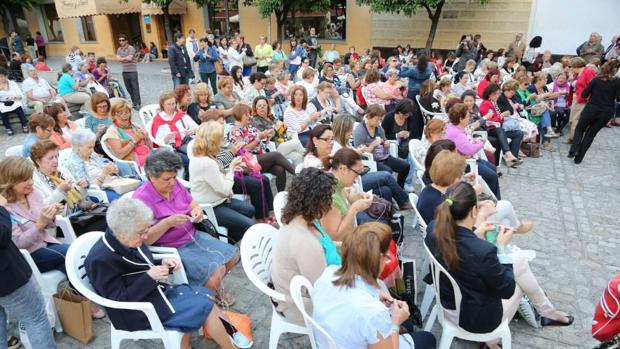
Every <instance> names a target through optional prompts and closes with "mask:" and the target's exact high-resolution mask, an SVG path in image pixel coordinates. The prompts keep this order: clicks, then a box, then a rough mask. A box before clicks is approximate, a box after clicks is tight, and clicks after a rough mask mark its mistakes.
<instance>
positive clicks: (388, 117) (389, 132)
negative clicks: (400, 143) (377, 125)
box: [381, 108, 422, 141]
mask: <svg viewBox="0 0 620 349" xmlns="http://www.w3.org/2000/svg"><path fill="white" fill-rule="evenodd" d="M394 115H395V113H394V111H391V112H388V113H386V114H385V117H384V118H383V121H382V122H381V127H383V131H384V132H385V138H387V139H396V132H394V126H396V122H395V121H394ZM421 117H422V115H421V114H420V110H419V109H418V108H415V111H414V112H413V114H412V115H409V117H408V118H407V121H405V125H406V126H405V129H406V130H407V131H409V139H413V138H414V137H413V134H412V133H413V130H414V129H415V122H414V119H415V118H421ZM407 140H408V139H405V140H404V141H407Z"/></svg>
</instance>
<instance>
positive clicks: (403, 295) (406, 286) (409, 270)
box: [389, 262, 423, 333]
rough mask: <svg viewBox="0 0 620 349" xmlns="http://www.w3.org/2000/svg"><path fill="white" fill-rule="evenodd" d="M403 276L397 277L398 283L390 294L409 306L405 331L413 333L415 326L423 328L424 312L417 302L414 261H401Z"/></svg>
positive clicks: (403, 325)
mask: <svg viewBox="0 0 620 349" xmlns="http://www.w3.org/2000/svg"><path fill="white" fill-rule="evenodd" d="M401 270H402V273H403V274H402V275H403V276H402V278H398V279H396V285H395V286H394V287H391V288H390V289H389V291H390V295H391V296H392V297H393V298H394V299H397V300H400V301H403V302H406V303H407V305H408V306H409V314H410V315H409V319H407V320H406V321H405V322H403V323H402V325H401V326H402V327H404V328H406V332H405V333H411V332H413V331H414V329H415V328H422V327H423V324H422V313H421V312H420V309H419V308H418V306H417V305H416V304H415V294H416V288H415V286H416V283H415V272H416V271H415V266H414V263H413V262H401Z"/></svg>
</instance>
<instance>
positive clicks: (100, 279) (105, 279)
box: [84, 198, 236, 349]
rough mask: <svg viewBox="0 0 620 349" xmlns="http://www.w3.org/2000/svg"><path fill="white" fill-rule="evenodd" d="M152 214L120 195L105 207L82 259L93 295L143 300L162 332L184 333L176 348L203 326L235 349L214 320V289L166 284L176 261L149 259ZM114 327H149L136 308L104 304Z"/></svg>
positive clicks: (185, 347) (178, 264)
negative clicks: (96, 236) (98, 233)
mask: <svg viewBox="0 0 620 349" xmlns="http://www.w3.org/2000/svg"><path fill="white" fill-rule="evenodd" d="M153 218H154V215H153V212H152V211H151V209H150V208H149V207H148V206H146V205H145V204H144V203H142V202H141V201H139V200H135V199H129V198H128V199H123V200H119V201H116V202H114V203H113V204H112V205H111V206H110V208H109V209H108V213H107V217H106V219H107V220H108V222H109V226H110V230H108V231H107V232H106V233H105V235H104V236H102V237H101V239H100V240H99V241H97V242H96V243H95V245H94V246H93V247H92V248H91V250H90V251H89V253H88V256H86V259H85V260H84V267H85V269H86V274H87V275H88V278H89V279H90V283H91V284H92V286H93V288H94V290H95V292H97V294H98V295H100V296H102V297H104V298H107V299H110V300H115V301H122V302H148V303H151V304H152V305H153V307H154V308H155V311H156V312H157V316H158V317H159V319H160V320H161V322H162V324H163V325H164V327H165V328H166V329H167V330H176V331H181V332H183V333H184V335H183V339H182V340H181V348H183V349H189V348H191V344H190V340H191V334H192V332H195V331H197V330H199V329H200V328H201V327H202V326H203V325H204V326H205V328H206V330H207V331H208V332H209V335H210V336H211V338H213V340H214V341H215V342H216V343H218V344H219V345H220V346H221V347H222V348H230V349H232V348H236V346H235V345H234V344H233V343H231V338H230V337H229V336H228V334H227V333H226V330H225V329H224V326H223V324H222V321H220V319H219V315H218V310H219V309H218V308H217V306H215V305H214V301H213V300H212V297H213V295H214V294H215V292H213V291H212V290H209V289H206V288H203V287H200V286H188V285H170V284H168V283H166V282H165V281H166V280H167V279H168V277H169V276H170V274H172V273H174V272H175V271H178V270H179V269H180V267H181V262H180V261H178V260H176V259H171V258H164V259H162V260H155V259H153V255H152V254H151V252H150V251H149V249H148V248H146V246H144V242H145V240H146V237H147V236H148V232H149V228H150V227H151V224H152V223H151V222H152V221H153ZM106 310H107V313H108V316H109V317H110V321H112V324H113V325H114V327H115V328H116V329H118V330H123V331H138V330H147V329H149V328H150V327H149V323H148V321H147V319H146V317H145V316H144V315H143V314H142V313H140V312H136V311H132V310H123V309H113V308H106Z"/></svg>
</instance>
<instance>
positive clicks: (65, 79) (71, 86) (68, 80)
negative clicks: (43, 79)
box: [58, 63, 90, 106]
mask: <svg viewBox="0 0 620 349" xmlns="http://www.w3.org/2000/svg"><path fill="white" fill-rule="evenodd" d="M72 75H73V68H71V64H69V63H65V64H64V65H63V66H62V75H61V76H60V79H59V80H58V94H59V95H60V97H62V99H64V100H65V102H67V103H72V104H77V105H79V106H82V105H84V104H86V103H87V102H88V100H89V99H90V95H89V94H88V93H86V92H82V91H80V90H79V89H80V84H79V83H78V82H77V81H75V79H74V78H73V76H72Z"/></svg>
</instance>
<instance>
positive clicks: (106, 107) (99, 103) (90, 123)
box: [84, 92, 113, 139]
mask: <svg viewBox="0 0 620 349" xmlns="http://www.w3.org/2000/svg"><path fill="white" fill-rule="evenodd" d="M90 107H91V110H92V111H91V112H90V113H88V115H87V116H86V119H85V120H84V127H85V128H86V129H89V130H91V131H93V132H94V133H95V134H96V135H97V138H98V139H100V138H101V137H102V136H103V135H104V134H105V132H106V131H107V129H108V127H110V126H112V124H113V123H112V119H110V107H111V105H110V98H109V97H108V96H107V95H106V94H105V93H103V92H95V93H93V95H92V96H91V97H90Z"/></svg>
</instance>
